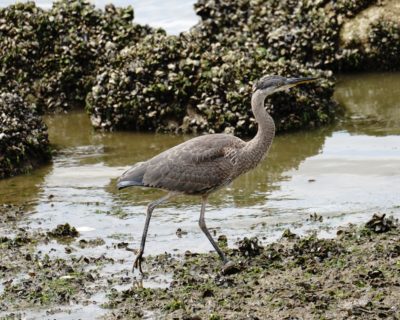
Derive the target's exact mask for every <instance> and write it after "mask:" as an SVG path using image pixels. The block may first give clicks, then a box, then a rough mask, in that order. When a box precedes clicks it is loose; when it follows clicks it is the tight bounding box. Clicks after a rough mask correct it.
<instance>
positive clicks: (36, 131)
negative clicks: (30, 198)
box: [0, 91, 51, 179]
mask: <svg viewBox="0 0 400 320" xmlns="http://www.w3.org/2000/svg"><path fill="white" fill-rule="evenodd" d="M50 158H51V153H50V147H49V140H48V137H47V127H46V125H45V124H44V123H43V121H42V119H41V118H40V116H39V115H38V114H37V112H36V109H35V107H34V106H33V105H29V104H27V103H25V102H24V101H23V100H22V98H21V97H19V96H18V95H17V94H15V93H9V92H4V91H0V179H1V178H6V177H9V176H14V175H17V174H20V173H26V172H29V171H30V170H31V169H33V168H35V167H37V166H38V165H40V164H42V163H44V162H47V161H49V160H50Z"/></svg>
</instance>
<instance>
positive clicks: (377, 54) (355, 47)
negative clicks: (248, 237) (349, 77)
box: [337, 0, 400, 71]
mask: <svg viewBox="0 0 400 320" xmlns="http://www.w3.org/2000/svg"><path fill="white" fill-rule="evenodd" d="M399 17H400V3H399V2H398V1H397V0H386V1H384V2H383V3H382V5H379V6H371V7H368V8H366V9H365V10H363V11H361V12H360V13H359V14H357V15H356V16H354V17H351V18H349V19H346V21H345V23H344V24H343V26H342V28H341V31H340V49H339V51H338V54H337V60H338V65H339V68H341V69H343V70H349V71H354V70H376V69H379V70H399V69H400V61H399V59H398V57H399V55H400V18H399Z"/></svg>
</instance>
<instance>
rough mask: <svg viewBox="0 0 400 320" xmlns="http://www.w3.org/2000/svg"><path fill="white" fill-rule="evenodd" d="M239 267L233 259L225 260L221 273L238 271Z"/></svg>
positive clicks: (227, 273) (226, 273)
mask: <svg viewBox="0 0 400 320" xmlns="http://www.w3.org/2000/svg"><path fill="white" fill-rule="evenodd" d="M240 270H241V269H240V267H239V266H238V265H237V264H235V263H234V262H233V261H226V262H225V263H224V265H223V267H222V270H221V271H222V274H223V275H229V274H234V273H238V272H240Z"/></svg>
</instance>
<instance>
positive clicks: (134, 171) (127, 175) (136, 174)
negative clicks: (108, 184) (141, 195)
mask: <svg viewBox="0 0 400 320" xmlns="http://www.w3.org/2000/svg"><path fill="white" fill-rule="evenodd" d="M145 172H146V165H145V162H138V163H137V164H135V165H134V166H133V167H132V168H130V169H129V170H127V171H125V172H124V173H123V174H122V176H121V177H120V178H119V179H118V182H117V187H118V189H124V188H128V187H133V186H144V183H143V176H144V174H145Z"/></svg>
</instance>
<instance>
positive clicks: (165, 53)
mask: <svg viewBox="0 0 400 320" xmlns="http://www.w3.org/2000/svg"><path fill="white" fill-rule="evenodd" d="M189 37H191V38H189ZM195 44H196V42H195V37H194V36H193V35H188V34H182V35H181V36H180V37H176V36H167V35H163V34H153V35H149V36H147V37H146V38H144V39H143V41H141V42H140V43H138V44H137V45H136V46H133V47H129V48H125V49H123V50H121V52H120V53H119V54H118V55H116V57H115V58H114V59H112V60H111V61H110V63H109V65H107V66H106V67H104V68H103V69H101V72H100V73H99V74H98V76H97V78H96V85H95V86H93V87H92V91H91V92H90V93H89V95H88V97H87V100H86V102H87V109H88V111H89V113H90V114H91V120H92V124H93V125H94V126H95V127H97V128H101V129H107V130H121V129H122V130H127V129H131V130H132V129H133V130H153V131H154V130H158V131H174V132H184V133H193V132H194V133H195V132H199V133H200V132H208V133H213V132H230V133H235V134H239V135H251V134H254V132H255V130H256V126H255V122H254V118H253V116H252V113H251V106H250V96H251V86H252V84H253V82H254V81H255V80H257V79H258V78H259V77H260V76H261V75H263V74H268V73H269V74H283V75H286V76H290V75H292V76H302V75H304V76H306V75H313V76H317V77H320V78H321V81H320V82H319V83H318V85H310V86H305V87H303V88H301V89H299V90H293V91H290V92H288V93H285V94H278V95H275V96H274V97H272V98H271V99H269V100H268V102H269V103H270V104H271V107H270V112H271V113H272V115H273V116H274V118H275V120H276V123H277V128H278V130H289V129H294V128H301V127H314V126H318V125H321V124H324V123H327V122H329V121H331V120H332V118H333V116H334V113H335V104H334V102H333V101H332V100H331V96H332V93H333V81H331V80H329V79H330V76H331V73H330V72H329V71H326V72H324V71H321V70H316V69H312V68H311V69H310V68H307V67H305V66H304V65H302V64H299V63H297V62H296V61H285V60H279V61H273V60H271V57H270V56H269V55H268V53H267V52H266V50H265V49H264V48H259V47H256V48H247V49H246V50H243V49H225V48H223V47H222V46H221V45H219V44H218V43H217V44H214V45H212V46H211V47H210V48H209V50H208V51H205V52H202V50H200V49H201V47H200V46H197V45H195Z"/></svg>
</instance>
